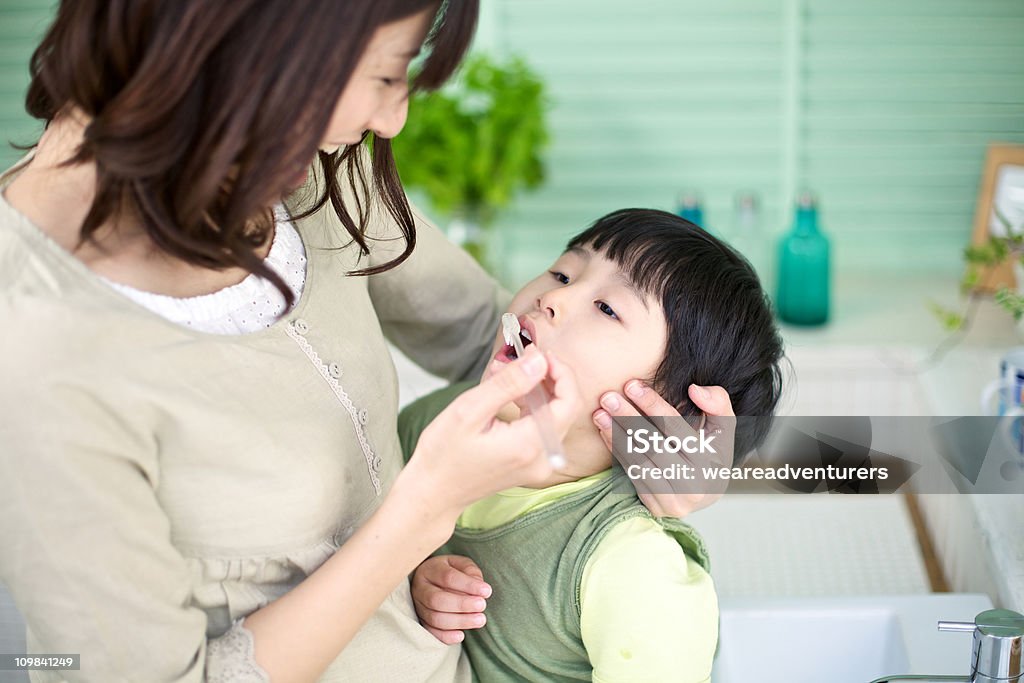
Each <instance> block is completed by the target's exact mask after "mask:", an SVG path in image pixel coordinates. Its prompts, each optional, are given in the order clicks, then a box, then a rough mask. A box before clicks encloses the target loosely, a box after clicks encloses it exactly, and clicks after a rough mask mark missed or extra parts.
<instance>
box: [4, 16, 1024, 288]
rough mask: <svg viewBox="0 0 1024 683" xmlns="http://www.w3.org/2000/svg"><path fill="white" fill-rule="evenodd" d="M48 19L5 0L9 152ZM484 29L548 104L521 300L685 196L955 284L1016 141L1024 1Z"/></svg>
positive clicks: (859, 264)
mask: <svg viewBox="0 0 1024 683" xmlns="http://www.w3.org/2000/svg"><path fill="white" fill-rule="evenodd" d="M52 5H53V3H52V2H44V1H41V0H0V140H3V141H5V142H6V141H8V140H14V141H16V142H25V141H30V140H31V139H32V138H33V136H34V135H35V133H36V132H38V126H36V125H35V124H34V122H32V121H31V120H29V119H28V117H27V116H26V115H25V114H24V109H23V107H24V103H23V94H24V88H25V85H26V83H27V64H28V57H29V55H30V53H31V50H32V47H33V45H34V44H35V42H36V40H38V36H39V34H40V32H41V30H42V29H43V28H44V26H45V21H46V17H47V16H48V15H49V8H50V7H51V6H52ZM481 29H482V30H481V34H480V40H479V41H478V43H479V44H481V45H482V46H483V47H485V48H488V49H491V50H494V51H497V52H499V53H501V52H518V53H522V54H524V55H525V56H526V57H527V58H528V59H529V61H530V62H531V63H532V65H533V66H534V67H535V68H536V69H537V70H538V71H539V72H540V73H541V74H542V75H543V76H544V77H545V78H546V80H547V82H548V84H549V92H550V97H551V111H550V125H551V129H552V133H553V142H552V146H551V149H550V152H549V156H548V158H549V180H548V182H547V184H546V185H545V186H544V187H543V188H542V189H541V190H540V191H538V192H535V193H533V194H530V195H526V196H523V197H521V198H520V199H519V200H518V201H517V202H516V203H515V205H514V206H513V207H512V208H511V209H510V210H509V211H508V212H507V213H506V215H505V216H504V217H503V218H502V220H501V226H502V227H503V228H504V230H503V232H502V239H503V240H504V248H503V249H502V253H505V254H507V261H506V265H505V272H504V275H505V278H506V279H507V280H508V281H509V282H511V283H513V284H515V283H518V282H521V281H522V280H524V279H526V278H527V277H529V276H531V275H532V274H534V273H536V272H537V271H538V270H539V269H540V268H542V267H543V266H544V265H546V263H545V261H547V260H548V259H550V258H551V257H552V256H553V255H554V254H556V253H557V252H558V251H559V250H560V247H561V245H562V244H563V243H564V242H565V240H566V238H567V237H568V236H569V235H571V234H573V233H574V232H576V231H578V230H579V229H580V228H582V227H583V226H585V225H586V224H588V223H589V222H590V221H592V220H593V219H594V218H596V217H598V216H600V215H601V214H603V213H605V212H607V211H610V210H612V209H615V208H620V207H624V206H652V207H658V208H664V209H674V208H675V204H676V198H677V196H678V194H679V192H680V191H681V190H684V189H693V190H696V191H698V192H699V193H700V194H701V195H702V196H703V199H704V203H705V216H706V219H707V220H706V222H707V223H708V225H709V226H710V227H711V228H719V229H721V228H727V227H728V226H729V224H730V222H731V221H732V216H733V208H732V207H733V199H734V196H735V194H736V192H737V191H740V190H752V191H754V192H756V193H757V194H758V195H759V197H760V199H761V202H762V210H761V218H762V223H763V224H764V226H765V228H766V229H767V230H769V231H772V232H774V233H778V232H779V231H781V230H782V229H783V227H784V226H785V225H786V224H787V223H788V220H789V218H788V216H789V203H790V201H791V199H792V197H793V196H794V194H795V192H796V191H797V190H798V189H799V188H802V187H808V188H811V189H813V190H815V191H816V192H817V193H818V194H819V196H820V201H821V213H822V222H823V225H824V226H825V229H826V230H827V231H828V232H829V234H830V236H831V237H832V238H833V243H834V245H835V254H836V264H837V267H838V269H839V270H840V271H842V270H849V269H858V270H860V269H869V268H879V269H889V270H914V269H928V270H946V271H949V272H950V273H955V272H956V271H958V269H959V268H960V252H961V249H962V247H963V246H964V244H966V242H967V240H968V239H969V235H970V232H971V222H972V216H973V211H974V202H975V197H976V194H977V187H978V180H979V176H980V172H981V166H982V161H983V159H984V152H985V147H986V145H987V144H988V143H989V142H993V141H1004V142H1019V143H1024V0H856V1H854V2H851V1H850V0H717V1H715V2H711V1H710V0H704V1H697V0H634V1H633V2H631V3H625V2H611V1H597V0H559V1H558V2H550V1H549V0H484V2H483V16H482V25H481ZM18 154H19V153H17V152H15V151H13V150H10V149H3V150H2V151H0V162H2V163H3V165H5V166H6V165H7V164H9V163H10V162H11V161H12V160H13V159H15V158H17V156H18Z"/></svg>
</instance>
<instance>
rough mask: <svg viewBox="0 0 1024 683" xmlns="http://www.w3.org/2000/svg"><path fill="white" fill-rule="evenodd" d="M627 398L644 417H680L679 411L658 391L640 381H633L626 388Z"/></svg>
mask: <svg viewBox="0 0 1024 683" xmlns="http://www.w3.org/2000/svg"><path fill="white" fill-rule="evenodd" d="M624 388H625V391H626V396H628V397H629V400H630V401H632V402H633V404H634V405H636V407H637V408H638V409H639V410H640V412H641V413H643V414H644V415H656V416H658V417H678V416H679V411H678V410H676V409H675V407H673V405H672V404H671V403H669V402H668V401H666V400H665V399H663V398H662V397H661V394H659V393H658V392H657V391H654V390H653V389H651V388H650V387H649V386H647V385H646V384H644V383H643V382H641V381H639V380H632V381H630V382H627V383H626V386H625V387H624Z"/></svg>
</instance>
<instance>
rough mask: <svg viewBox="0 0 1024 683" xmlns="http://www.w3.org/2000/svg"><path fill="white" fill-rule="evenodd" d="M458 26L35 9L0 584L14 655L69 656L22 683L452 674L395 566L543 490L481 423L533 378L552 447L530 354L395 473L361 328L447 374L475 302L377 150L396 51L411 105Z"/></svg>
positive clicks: (473, 331) (491, 290)
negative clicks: (16, 621)
mask: <svg viewBox="0 0 1024 683" xmlns="http://www.w3.org/2000/svg"><path fill="white" fill-rule="evenodd" d="M476 12H477V4H476V1H475V0H448V1H447V2H445V3H444V4H443V5H442V7H441V9H440V10H439V8H438V3H437V2H436V0H434V1H424V0H391V1H385V0H358V1H356V0H351V1H348V2H320V1H318V0H234V1H233V2H230V3H218V2H205V1H201V0H177V1H175V2H168V1H167V0H124V1H120V2H118V1H110V0H77V1H75V2H71V1H69V0H66V1H65V2H63V3H62V4H61V5H60V7H59V10H58V14H57V18H56V20H55V22H54V24H53V26H52V27H51V29H50V30H49V32H48V33H47V35H46V37H45V38H44V40H43V42H42V44H41V45H40V47H39V49H38V50H37V51H36V53H35V55H34V56H33V60H32V74H33V79H32V83H31V86H30V89H29V94H28V109H29V112H30V113H31V114H33V115H34V116H36V117H37V118H40V119H42V120H44V121H45V122H46V124H47V128H46V132H45V133H44V134H43V136H42V138H41V139H40V140H39V142H38V145H37V146H36V148H35V150H34V152H33V154H32V155H31V156H30V157H29V158H27V159H26V160H25V161H23V162H22V163H21V164H19V165H18V166H17V167H15V168H14V169H12V171H11V172H10V173H9V174H6V176H5V178H4V180H3V183H2V184H0V190H2V192H3V201H2V202H0V287H2V291H3V297H2V299H0V314H2V315H3V317H4V319H5V321H6V323H7V324H8V326H9V329H10V330H11V333H10V334H7V333H5V335H4V336H3V341H2V342H0V357H2V360H0V374H2V376H3V377H4V378H5V382H4V386H3V388H2V389H0V413H2V414H3V418H2V422H0V443H3V445H4V447H3V449H2V452H0V473H2V476H0V520H3V521H2V526H0V544H2V547H3V553H2V555H0V579H2V580H3V581H4V582H5V583H6V584H7V586H8V587H9V588H10V590H11V592H12V593H13V595H14V597H15V600H16V602H17V604H18V606H19V608H20V610H21V611H22V613H23V614H24V615H25V617H26V622H27V627H28V638H29V649H30V651H32V652H79V653H81V655H82V664H81V670H80V671H75V672H53V671H50V672H37V674H38V676H37V678H35V679H34V680H40V681H53V680H65V679H66V680H87V681H104V682H107V681H122V680H123V681H203V680H205V681H227V680H231V681H250V680H252V681H265V680H273V681H275V682H276V681H314V680H360V681H385V680H388V681H390V680H401V681H427V680H431V681H433V680H438V681H450V680H465V679H466V678H467V677H468V671H467V670H466V665H465V663H464V662H460V660H459V653H458V650H457V649H452V648H447V647H445V646H444V645H442V644H441V643H439V642H437V641H435V640H434V639H433V637H432V636H430V635H429V634H428V633H427V632H426V631H424V630H423V629H422V628H421V627H420V626H419V625H418V623H417V622H416V618H415V614H414V612H413V609H412V605H411V600H410V597H409V587H408V582H407V580H406V577H407V575H408V573H409V572H410V571H412V570H413V569H414V568H415V567H416V566H417V564H418V563H419V562H420V561H422V560H423V559H424V558H425V557H427V555H428V554H429V553H430V552H431V551H432V550H433V549H435V548H436V547H438V546H439V545H440V544H441V543H442V542H443V541H444V540H445V539H446V538H447V537H448V535H449V534H450V533H451V531H452V528H453V526H454V522H455V519H456V517H457V516H458V514H459V512H460V511H461V510H462V508H464V507H465V506H466V505H467V504H468V503H470V502H472V501H474V500H477V499H479V498H482V497H484V496H486V495H488V494H490V493H493V492H495V491H498V490H500V489H503V488H506V487H508V486H511V485H517V484H518V485H523V484H525V485H529V484H530V483H531V482H537V481H540V480H542V479H543V478H545V477H546V476H548V474H549V473H550V469H549V466H548V464H547V463H546V460H545V459H544V458H543V456H542V454H541V448H540V444H539V440H538V438H537V437H536V435H535V429H534V428H533V426H532V424H530V423H529V422H527V421H520V422H518V423H514V424H511V425H507V426H506V425H500V424H494V421H493V419H492V418H493V415H494V414H495V412H496V411H497V409H498V407H499V406H501V405H503V404H504V403H506V402H507V401H508V400H510V399H512V398H515V397H517V396H521V395H523V394H525V393H526V392H527V391H528V390H529V389H530V388H531V387H532V386H534V385H535V384H536V383H537V382H539V381H540V380H541V379H544V378H547V379H548V380H549V381H550V383H551V385H552V386H553V399H552V411H553V413H554V415H555V419H556V422H557V423H558V427H559V429H561V430H564V429H565V428H566V426H567V425H568V420H569V416H570V415H571V414H572V413H573V412H574V410H575V404H576V401H577V400H578V399H577V398H576V396H577V392H576V389H575V385H574V383H573V379H572V377H570V376H569V375H568V373H566V372H565V371H564V368H563V366H561V365H560V364H559V363H558V361H557V360H556V359H553V358H545V357H542V356H540V355H539V354H538V353H536V352H535V351H531V352H530V353H527V354H526V356H525V357H524V358H523V359H522V360H521V361H520V362H517V363H515V364H513V365H512V366H510V367H509V368H508V369H507V370H506V371H505V372H503V373H500V374H499V375H497V376H495V377H494V378H493V379H492V380H490V381H488V382H485V383H483V384H481V386H480V387H479V388H478V389H477V390H475V391H473V392H467V394H466V395H465V397H464V400H462V401H459V402H457V403H456V404H453V405H452V407H451V408H450V409H449V410H447V411H445V413H444V414H443V415H442V416H441V417H440V418H439V419H438V420H437V422H436V423H435V424H434V425H433V426H432V427H431V429H430V430H428V431H427V432H426V433H425V434H424V436H423V438H422V440H421V446H420V447H419V448H418V449H417V451H416V453H415V456H414V457H413V459H412V461H411V462H410V464H409V465H408V466H407V467H406V468H405V469H404V470H402V471H401V472H399V468H400V463H401V458H400V455H399V450H398V442H397V437H396V434H395V419H396V411H397V405H396V404H397V397H396V382H395V377H394V370H393V366H392V365H391V363H390V358H389V355H388V352H387V348H386V343H385V335H387V337H388V338H390V339H391V340H392V341H394V342H395V343H396V344H397V345H398V346H399V347H401V348H402V349H403V350H404V351H406V352H407V353H408V354H409V355H410V356H411V357H412V358H413V359H414V360H417V361H418V362H420V363H421V364H422V365H424V366H425V367H427V368H428V369H430V370H432V371H434V372H436V373H438V374H442V375H444V376H447V377H448V378H450V379H460V378H464V377H469V376H470V375H472V374H474V373H476V372H478V371H479V369H480V368H482V366H483V364H484V362H485V361H486V360H487V358H486V353H487V349H486V348H485V346H482V345H480V344H479V340H486V339H487V338H488V336H489V335H487V334H483V333H482V331H483V330H487V329H494V328H495V327H496V326H497V324H498V318H499V316H500V313H501V312H502V310H503V307H502V305H501V304H503V303H504V302H505V295H504V294H503V293H502V292H500V291H499V290H498V289H497V288H496V286H495V285H494V284H493V282H491V281H490V280H489V279H488V278H486V276H484V275H483V273H482V272H480V271H479V270H478V269H477V268H476V267H475V266H473V264H472V263H471V262H470V260H469V259H467V258H466V257H465V256H464V255H463V254H462V253H461V252H459V251H458V250H457V249H455V248H454V247H451V246H450V245H448V244H447V243H446V242H445V241H444V240H443V238H442V237H441V236H440V235H439V234H438V233H437V231H436V230H435V229H434V228H433V227H431V226H430V225H428V224H426V223H423V222H421V221H420V220H419V219H418V218H416V217H414V214H413V212H412V211H411V210H410V208H409V206H408V204H407V202H406V200H405V197H404V194H403V193H402V190H401V186H400V184H399V181H398V175H397V172H396V171H395V168H394V164H393V162H392V159H391V155H390V151H389V148H388V143H387V140H388V139H389V138H391V137H393V136H394V135H397V134H398V132H399V131H400V130H401V128H402V126H403V124H404V121H405V115H406V104H407V97H408V88H407V78H406V72H407V69H408V66H409V62H410V60H411V59H413V57H414V56H415V55H416V53H417V52H419V51H420V49H421V46H422V47H424V48H425V50H426V52H427V55H426V59H425V61H424V63H423V65H422V68H421V69H420V71H419V75H418V76H417V78H416V81H415V82H414V86H416V87H428V88H429V87H436V86H437V85H439V84H440V83H441V82H443V81H444V80H445V78H446V77H447V76H448V75H449V74H450V73H451V71H452V70H453V69H454V67H455V65H456V64H457V63H458V61H459V59H460V58H461V56H462V54H463V52H464V51H465V48H466V45H467V44H468V42H469V39H470V37H471V34H472V30H473V25H474V23H475V18H476ZM368 133H372V137H373V155H372V162H371V161H370V160H369V159H368V158H367V157H366V156H365V155H363V154H361V153H360V149H361V145H360V144H359V143H360V142H361V141H362V140H363V139H364V138H366V137H367V135H368ZM314 157H316V161H317V163H315V164H314V165H313V167H312V173H310V174H309V176H310V177H309V178H307V173H306V172H305V170H304V169H307V168H310V162H311V160H313V159H314ZM367 166H370V167H371V168H372V173H371V178H370V180H367V179H366V175H365V174H364V172H363V169H364V167H367ZM299 186H301V188H299ZM296 188H299V189H296ZM282 198H285V199H284V200H283V202H282ZM414 247H415V249H414ZM613 414H617V413H613ZM623 414H625V413H623ZM602 415H604V414H603V413H602ZM479 453H489V454H490V455H489V457H488V458H487V459H486V460H484V459H481V458H480V457H479V455H478V454H479ZM64 674H66V675H64Z"/></svg>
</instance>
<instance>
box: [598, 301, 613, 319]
mask: <svg viewBox="0 0 1024 683" xmlns="http://www.w3.org/2000/svg"><path fill="white" fill-rule="evenodd" d="M594 305H595V306H597V308H598V310H599V311H601V312H602V313H604V314H605V315H607V316H608V317H610V318H615V319H616V320H618V319H619V316H618V315H616V314H615V311H613V310H612V307H611V306H609V305H608V304H606V303H605V302H603V301H598V302H596V303H595V304H594Z"/></svg>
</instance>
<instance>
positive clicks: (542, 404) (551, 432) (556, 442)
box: [501, 313, 565, 470]
mask: <svg viewBox="0 0 1024 683" xmlns="http://www.w3.org/2000/svg"><path fill="white" fill-rule="evenodd" d="M521 329H522V328H521V327H520V326H519V318H517V317H516V316H515V315H513V314H512V313H505V314H504V315H502V316H501V333H502V335H503V336H504V337H505V343H506V344H510V345H511V346H512V347H513V348H515V350H516V356H517V357H518V358H522V357H523V353H524V351H523V340H522V339H520V337H519V333H520V331H521ZM526 407H528V408H529V409H530V414H531V415H532V416H533V421H534V423H535V424H536V425H537V430H538V431H539V432H540V439H541V441H542V442H543V443H544V450H545V451H546V452H547V454H548V462H550V463H551V466H552V467H554V468H555V469H556V470H560V469H562V468H563V467H565V455H564V454H563V453H562V441H561V439H559V438H558V435H557V434H555V424H554V418H553V417H552V416H551V409H550V408H549V407H548V399H547V395H546V394H545V392H544V387H543V386H541V385H540V384H538V385H537V386H535V387H534V388H533V389H531V390H530V392H529V393H528V394H526Z"/></svg>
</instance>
